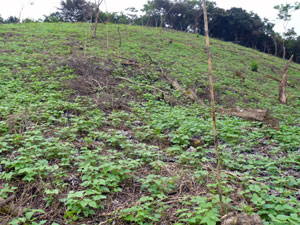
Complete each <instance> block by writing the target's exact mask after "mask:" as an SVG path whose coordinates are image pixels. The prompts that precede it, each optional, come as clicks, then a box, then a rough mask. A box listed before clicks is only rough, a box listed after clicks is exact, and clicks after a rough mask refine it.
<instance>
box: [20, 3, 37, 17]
mask: <svg viewBox="0 0 300 225" xmlns="http://www.w3.org/2000/svg"><path fill="white" fill-rule="evenodd" d="M33 3H34V2H33V1H32V0H20V5H21V9H20V11H19V22H21V17H22V13H23V11H24V9H25V8H26V7H27V6H30V5H33Z"/></svg>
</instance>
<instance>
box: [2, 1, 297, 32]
mask: <svg viewBox="0 0 300 225" xmlns="http://www.w3.org/2000/svg"><path fill="white" fill-rule="evenodd" d="M27 1H28V0H0V15H1V16H2V17H4V18H7V17H8V16H10V15H13V16H18V14H19V11H20V9H21V2H27ZM33 1H34V4H33V5H32V6H27V7H25V8H24V11H23V14H22V15H23V16H22V18H28V17H29V18H33V19H38V18H43V15H48V14H50V13H51V12H54V11H57V7H59V5H60V1H61V0H33ZM215 1H216V3H217V5H218V6H219V7H221V8H225V9H229V8H231V7H241V8H243V9H246V10H247V11H249V12H250V11H253V12H255V13H257V14H258V15H259V16H260V17H262V18H264V17H266V18H268V19H269V20H271V21H272V22H274V23H276V24H277V25H276V27H275V30H276V31H278V32H281V31H282V24H281V23H280V22H278V21H276V10H274V9H273V7H274V5H277V4H283V3H293V2H295V0H215ZM106 2H107V9H108V11H109V12H117V11H122V10H123V11H124V10H125V9H126V8H128V7H135V8H137V9H141V8H142V7H143V5H144V4H145V3H146V2H147V0H106ZM102 10H105V7H104V4H103V6H102ZM289 27H295V30H296V32H297V33H298V35H300V10H299V11H297V12H296V13H294V15H293V17H292V21H291V22H290V23H289Z"/></svg>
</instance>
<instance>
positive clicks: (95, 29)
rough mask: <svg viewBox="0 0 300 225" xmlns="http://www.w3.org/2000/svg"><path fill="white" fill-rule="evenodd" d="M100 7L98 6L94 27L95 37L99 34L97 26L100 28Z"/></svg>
mask: <svg viewBox="0 0 300 225" xmlns="http://www.w3.org/2000/svg"><path fill="white" fill-rule="evenodd" d="M99 12H100V10H99V7H97V10H96V18H95V27H94V36H93V38H96V36H97V28H98V17H99Z"/></svg>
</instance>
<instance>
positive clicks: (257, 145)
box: [0, 23, 300, 225]
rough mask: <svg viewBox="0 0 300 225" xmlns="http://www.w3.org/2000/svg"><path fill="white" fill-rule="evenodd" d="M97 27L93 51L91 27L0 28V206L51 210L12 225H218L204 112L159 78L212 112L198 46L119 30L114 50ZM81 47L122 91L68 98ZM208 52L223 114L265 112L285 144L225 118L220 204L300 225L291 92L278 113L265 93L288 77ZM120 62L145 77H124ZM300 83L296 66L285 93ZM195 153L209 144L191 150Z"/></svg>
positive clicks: (237, 49) (231, 52)
mask: <svg viewBox="0 0 300 225" xmlns="http://www.w3.org/2000/svg"><path fill="white" fill-rule="evenodd" d="M100 26H101V28H100V29H99V36H98V37H100V38H99V40H98V39H97V40H96V39H95V40H94V39H91V40H89V39H88V40H89V41H88V43H87V44H86V45H85V43H86V42H85V41H86V40H87V39H86V38H87V36H86V34H87V32H86V25H85V24H79V23H74V24H66V23H59V24H56V23H47V24H39V23H31V24H18V25H14V24H7V25H3V26H1V28H3V29H1V31H0V49H1V53H2V54H1V55H0V90H1V91H0V171H1V173H0V186H1V190H0V196H1V198H3V199H7V198H8V197H10V196H11V195H12V194H13V193H15V194H16V198H17V199H16V200H15V201H16V202H14V204H15V203H17V202H18V201H19V198H20V196H21V195H22V196H29V195H30V194H31V193H32V198H30V201H32V202H33V205H34V206H35V207H37V208H38V209H37V210H44V211H43V212H42V211H35V209H28V211H26V212H25V213H24V214H23V215H21V216H19V217H17V216H16V217H14V218H11V221H5V222H4V223H6V224H9V222H11V223H14V224H17V223H23V224H43V223H46V222H45V219H44V218H50V217H51V216H52V215H53V214H52V213H53V210H55V211H59V212H58V214H57V217H58V218H57V221H63V223H64V224H68V223H76V224H77V223H80V224H84V223H87V221H88V222H95V223H99V220H101V221H102V220H104V219H105V220H107V221H109V222H111V221H114V220H119V221H120V223H136V224H155V223H157V224H163V223H169V222H170V220H169V218H171V217H172V218H174V220H175V222H174V221H172V223H177V224H216V223H218V222H219V220H220V215H219V207H218V204H217V198H216V196H215V194H216V193H217V188H216V182H215V173H214V170H213V169H212V168H213V166H214V162H215V155H214V151H213V139H212V129H211V127H212V121H211V119H210V111H209V110H208V109H206V108H203V107H201V106H200V105H199V104H197V103H192V102H190V101H189V99H187V98H185V97H184V96H183V95H182V93H180V92H178V91H175V90H173V89H172V88H171V87H170V85H169V84H168V82H166V81H165V80H164V79H162V75H161V70H160V67H161V69H162V70H163V71H168V74H169V75H170V76H172V77H173V78H174V79H176V80H177V81H178V82H179V83H180V84H181V85H182V86H183V87H184V88H185V89H186V90H188V89H189V88H190V87H195V89H197V94H198V95H199V96H201V98H203V99H204V101H205V102H206V103H207V104H208V98H206V96H207V91H208V89H207V88H208V82H207V76H206V73H207V65H206V62H205V60H202V59H204V58H205V57H206V53H205V51H204V50H203V49H204V48H205V42H204V39H203V37H202V36H198V37H197V36H196V35H195V34H187V33H174V32H166V31H162V32H160V31H159V30H155V29H152V28H145V27H143V28H142V27H137V26H120V31H121V33H122V35H123V36H124V39H123V42H124V43H123V44H122V48H115V46H118V40H117V39H115V38H114V37H117V35H118V33H117V31H118V26H117V25H113V24H107V25H103V24H101V25H100ZM105 26H107V27H105ZM106 28H107V29H108V30H109V38H110V39H109V40H110V41H109V49H108V50H107V49H106V48H107V47H106V46H107V45H106V42H105V43H104V42H102V41H103V40H104V39H105V38H106V37H107V36H106V35H107V34H106V33H105V32H104V31H106ZM102 31H103V32H102ZM20 34H22V35H20ZM159 35H160V36H159ZM158 36H159V37H160V40H161V42H159V43H157V42H156V41H157V37H158ZM104 37H105V38H104ZM103 38H104V39H103ZM170 39H172V40H173V43H172V44H169V40H170ZM125 40H126V41H125ZM70 42H72V43H70ZM4 43H5V44H4ZM24 43H26V45H24ZM66 43H67V44H66ZM99 43H100V44H99ZM153 43H157V44H153ZM82 46H86V47H84V51H85V54H86V57H89V59H91V60H92V59H93V60H95V62H93V63H96V64H97V65H95V67H94V68H96V69H95V70H98V69H102V68H108V70H109V71H110V70H111V71H112V72H111V74H110V75H109V79H113V83H114V84H115V86H109V88H108V89H109V90H107V88H105V87H102V86H101V82H104V80H105V82H106V78H105V79H102V78H101V80H99V84H100V86H101V87H98V86H97V85H98V84H97V85H96V83H97V82H96V81H92V80H89V79H84V81H85V82H89V83H88V85H87V89H88V92H85V91H86V90H85V89H84V90H82V89H81V88H85V87H86V86H85V83H80V89H79V90H77V89H76V88H73V89H71V88H70V86H69V85H70V83H71V84H73V83H72V82H79V81H82V78H83V76H82V75H81V74H80V73H78V74H77V72H78V71H77V70H76V68H71V66H70V65H69V64H68V62H69V61H71V60H72V59H73V58H74V57H75V55H81V54H83V52H81V51H82V50H80V49H81V47H82ZM191 46H193V47H192V48H191ZM71 50H72V51H73V53H72V56H71V57H70V52H71ZM145 52H147V54H148V55H149V56H151V59H152V60H153V62H154V63H150V61H151V60H150V58H149V57H148V56H145ZM212 52H213V54H214V66H215V71H214V75H215V81H216V83H215V84H216V96H217V100H218V101H217V104H218V106H220V105H221V106H222V107H233V106H240V107H241V108H269V109H270V112H271V114H272V116H274V117H276V118H278V119H279V120H280V125H281V128H280V130H278V131H277V130H273V129H270V128H268V127H267V126H266V125H264V124H262V123H260V122H249V121H245V120H242V119H240V118H237V117H228V116H224V115H220V114H217V121H218V122H217V130H218V141H219V147H220V152H221V154H222V170H225V171H226V173H223V174H222V180H223V193H224V194H223V195H224V196H223V197H224V199H225V200H224V201H225V204H228V205H229V208H230V209H236V210H239V211H243V212H246V213H257V214H259V215H260V216H261V217H262V219H263V221H264V223H265V224H269V225H271V224H298V223H299V210H298V209H299V208H300V207H299V202H298V200H297V197H298V195H297V191H295V190H296V189H297V188H298V187H299V185H300V180H299V178H298V177H297V174H298V173H299V169H300V168H299V154H298V150H299V138H300V130H299V126H298V124H299V123H300V119H299V118H298V117H296V116H295V115H298V114H300V111H299V110H300V101H299V99H297V98H296V97H293V96H292V95H293V92H294V91H297V90H296V89H294V88H291V87H288V89H287V91H288V93H289V98H290V99H291V100H290V101H289V104H287V105H278V104H277V97H276V96H277V92H278V91H277V86H278V84H277V83H275V82H273V81H268V82H261V79H262V77H264V76H265V75H267V74H270V73H271V72H272V70H274V68H277V69H278V70H280V68H279V67H278V65H282V64H283V63H282V61H281V60H280V59H278V58H274V57H272V56H270V55H264V54H261V53H258V52H256V51H254V50H251V49H245V48H243V47H241V46H236V45H234V44H231V43H224V42H220V41H218V40H214V39H212ZM117 56H119V57H117ZM120 57H123V58H125V59H128V60H133V61H136V62H138V64H140V65H141V67H132V68H131V67H130V66H124V65H123V64H122V63H124V62H123V58H120ZM105 59H106V60H105ZM125 59H124V60H125ZM250 60H251V61H253V60H255V61H256V62H258V60H259V63H260V65H264V67H261V68H259V71H260V74H257V73H252V72H251V71H250V70H249V69H247V68H249V64H248V63H249V61H250ZM66 62H67V63H66ZM104 62H105V63H104ZM110 63H111V64H110ZM67 64H68V65H69V66H70V67H68V66H67ZM232 70H237V71H244V73H245V81H244V82H241V81H240V80H238V79H234V78H232ZM299 71H300V67H299V65H297V64H293V66H291V67H290V70H289V82H291V83H292V84H294V85H295V84H296V83H297V80H298V74H299ZM101 76H102V75H101ZM116 77H121V78H124V79H118V78H116ZM78 78H81V79H79V80H78ZM84 78H85V77H84ZM94 79H98V78H97V77H95V78H94ZM127 79H128V80H130V81H127ZM97 81H98V80H97ZM94 86H96V87H95V88H93V87H94ZM81 91H82V92H81ZM87 93H88V94H87ZM266 93H267V96H268V97H266V96H265V95H266ZM115 94H116V95H115ZM103 96H104V97H106V99H105V98H104V100H103ZM120 102H121V104H120ZM118 104H120V105H118ZM107 106H110V108H109V107H107ZM195 139H197V140H201V144H199V145H198V146H195V147H193V148H191V145H193V142H192V141H193V140H195ZM233 159H234V160H233ZM202 190H203V192H205V194H203V193H202V194H201V196H199V191H201V192H202ZM24 191H25V193H24ZM29 193H30V194H29ZM231 198H232V199H234V200H231ZM239 199H243V201H240V200H239ZM125 200H126V203H124V201H125ZM232 201H234V207H231V206H232V204H233V202H232ZM58 205H59V207H57V206H58ZM108 206H109V207H108ZM110 209H113V210H115V211H109V210H110ZM107 211H109V212H107ZM106 213H107V214H106ZM99 215H104V216H103V217H102V216H101V218H100V216H99ZM105 215H107V216H105ZM3 218H4V219H6V218H7V217H2V215H0V220H2V219H3ZM49 221H50V220H49ZM53 224H55V223H54V222H53Z"/></svg>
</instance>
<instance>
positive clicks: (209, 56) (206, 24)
mask: <svg viewBox="0 0 300 225" xmlns="http://www.w3.org/2000/svg"><path fill="white" fill-rule="evenodd" d="M202 3H203V7H202V8H203V15H204V29H205V36H206V49H207V54H208V72H209V91H210V103H211V116H212V121H213V132H214V145H215V153H216V161H217V180H218V194H219V200H220V211H221V215H223V200H222V186H221V170H220V155H219V147H218V140H217V126H216V113H215V96H214V84H213V76H212V65H211V52H210V44H209V32H208V19H207V10H206V2H205V0H202Z"/></svg>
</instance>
